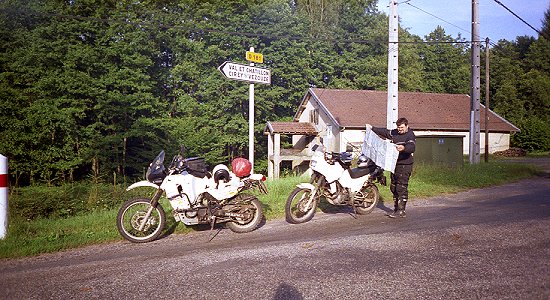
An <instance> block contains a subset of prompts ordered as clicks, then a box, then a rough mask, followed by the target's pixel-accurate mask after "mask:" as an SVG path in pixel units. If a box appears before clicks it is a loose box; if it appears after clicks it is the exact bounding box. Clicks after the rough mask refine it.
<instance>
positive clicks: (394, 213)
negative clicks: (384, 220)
mask: <svg viewBox="0 0 550 300" xmlns="http://www.w3.org/2000/svg"><path fill="white" fill-rule="evenodd" d="M398 212H399V201H398V200H397V199H393V211H392V212H390V213H388V214H387V215H386V216H388V217H390V218H397V216H398Z"/></svg>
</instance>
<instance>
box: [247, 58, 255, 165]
mask: <svg viewBox="0 0 550 300" xmlns="http://www.w3.org/2000/svg"><path fill="white" fill-rule="evenodd" d="M250 52H254V47H250ZM250 66H251V67H253V66H254V63H253V62H251V63H250ZM248 98H249V101H248V160H249V161H250V164H251V165H252V169H251V170H250V172H251V173H254V83H250V86H249V89H248Z"/></svg>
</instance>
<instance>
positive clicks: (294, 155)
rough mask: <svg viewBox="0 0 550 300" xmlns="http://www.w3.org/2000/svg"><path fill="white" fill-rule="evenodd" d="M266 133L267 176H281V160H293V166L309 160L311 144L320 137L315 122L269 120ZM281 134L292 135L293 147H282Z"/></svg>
mask: <svg viewBox="0 0 550 300" xmlns="http://www.w3.org/2000/svg"><path fill="white" fill-rule="evenodd" d="M264 134H265V135H267V157H268V166H267V177H268V178H270V179H273V178H279V175H280V173H281V162H283V161H292V168H294V167H296V166H298V165H300V164H301V163H303V162H304V161H307V160H309V158H310V157H311V155H312V153H311V150H310V147H309V145H310V144H311V142H312V141H314V140H315V139H316V138H318V132H317V130H316V129H315V126H314V125H313V123H305V122H267V124H266V126H265V129H264ZM281 135H289V136H292V148H289V149H281Z"/></svg>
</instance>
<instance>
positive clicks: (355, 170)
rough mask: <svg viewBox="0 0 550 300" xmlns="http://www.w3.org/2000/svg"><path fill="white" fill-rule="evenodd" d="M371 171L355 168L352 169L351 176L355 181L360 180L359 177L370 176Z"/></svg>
mask: <svg viewBox="0 0 550 300" xmlns="http://www.w3.org/2000/svg"><path fill="white" fill-rule="evenodd" d="M369 173H370V172H369V169H368V168H353V169H350V170H349V175H350V176H351V178H353V179H356V178H359V177H362V176H365V175H367V174H369Z"/></svg>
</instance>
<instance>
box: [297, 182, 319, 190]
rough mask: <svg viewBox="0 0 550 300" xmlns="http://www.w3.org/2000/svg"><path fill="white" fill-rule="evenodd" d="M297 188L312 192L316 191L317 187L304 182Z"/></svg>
mask: <svg viewBox="0 0 550 300" xmlns="http://www.w3.org/2000/svg"><path fill="white" fill-rule="evenodd" d="M296 187H299V188H301V189H306V190H310V191H314V190H315V186H314V185H313V184H311V183H306V182H303V183H300V184H298V185H296Z"/></svg>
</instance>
